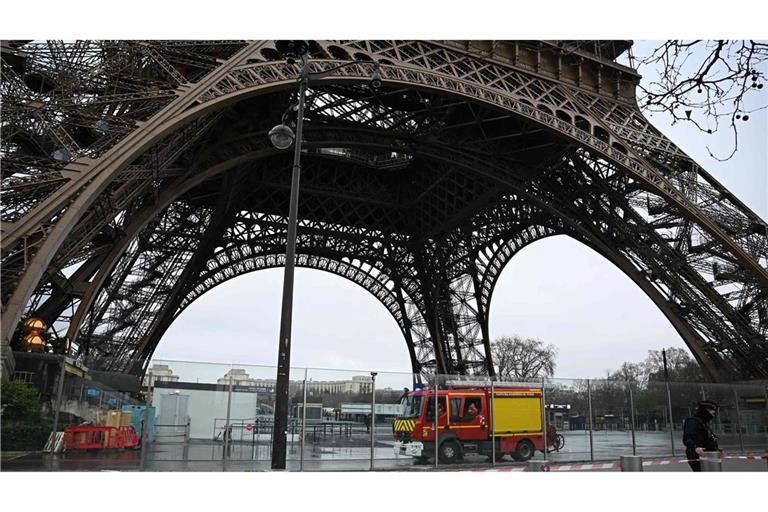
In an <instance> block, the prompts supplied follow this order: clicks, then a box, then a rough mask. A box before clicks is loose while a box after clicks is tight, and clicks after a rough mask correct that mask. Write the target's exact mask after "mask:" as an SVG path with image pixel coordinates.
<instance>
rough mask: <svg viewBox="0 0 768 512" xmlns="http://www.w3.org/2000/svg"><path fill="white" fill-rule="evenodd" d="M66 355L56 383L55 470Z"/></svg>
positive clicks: (53, 452) (53, 443) (54, 412)
mask: <svg viewBox="0 0 768 512" xmlns="http://www.w3.org/2000/svg"><path fill="white" fill-rule="evenodd" d="M66 359H67V358H66V356H64V355H62V356H61V368H60V369H59V382H58V383H57V384H56V402H55V404H56V405H54V408H55V409H56V410H55V411H53V433H52V436H53V437H52V438H51V440H52V443H51V471H53V457H54V454H55V453H56V437H57V436H58V433H59V409H61V402H62V398H63V394H64V374H65V373H66V371H65V370H64V365H65V364H67V361H66Z"/></svg>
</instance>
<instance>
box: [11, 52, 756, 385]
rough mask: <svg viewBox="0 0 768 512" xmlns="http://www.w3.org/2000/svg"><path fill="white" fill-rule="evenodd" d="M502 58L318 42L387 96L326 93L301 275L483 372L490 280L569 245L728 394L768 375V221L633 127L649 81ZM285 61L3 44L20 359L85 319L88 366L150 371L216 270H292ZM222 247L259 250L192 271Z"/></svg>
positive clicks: (333, 88)
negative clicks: (601, 264)
mask: <svg viewBox="0 0 768 512" xmlns="http://www.w3.org/2000/svg"><path fill="white" fill-rule="evenodd" d="M497 43H498V44H493V45H490V46H488V45H486V44H485V43H484V42H466V41H465V42H450V41H313V42H311V47H312V58H311V59H310V62H311V66H312V68H313V70H314V71H322V70H326V69H329V68H330V67H332V66H334V65H336V64H339V63H342V62H346V61H348V60H350V59H358V60H360V59H362V60H373V61H377V62H378V64H379V67H380V70H381V74H382V77H383V79H384V82H385V87H384V88H383V89H381V90H380V91H378V92H375V93H374V92H372V91H370V90H368V89H366V88H365V87H364V86H363V84H365V83H366V81H367V80H368V77H369V74H370V71H371V69H372V64H367V63H359V64H354V65H349V66H347V67H345V68H344V69H343V70H340V72H339V73H338V74H337V75H336V76H334V77H329V78H324V79H322V80H318V81H316V82H313V83H312V84H311V91H310V94H309V100H308V105H309V106H310V107H309V114H308V123H307V130H306V141H305V145H304V147H305V151H306V153H307V154H306V157H305V159H306V161H307V167H308V169H307V172H306V174H305V178H303V180H302V194H304V198H303V199H302V204H301V205H300V212H302V213H301V215H302V217H303V220H301V223H300V227H299V243H300V244H301V245H302V247H303V256H302V257H303V258H307V259H306V263H307V265H308V266H312V265H315V267H313V268H321V267H327V268H330V267H331V266H335V267H334V268H337V269H338V268H344V265H347V266H349V268H351V269H356V270H354V271H353V277H349V276H347V277H348V278H351V279H353V280H354V281H355V282H358V284H360V285H361V286H363V287H364V288H366V289H368V290H369V291H370V292H371V293H373V294H374V296H377V298H379V300H381V301H382V303H384V304H385V306H386V307H387V308H388V310H390V312H391V313H392V314H393V316H394V317H395V319H396V321H398V324H399V325H400V327H401V330H402V331H403V334H404V337H405V339H406V342H407V344H408V348H409V353H410V354H411V360H412V366H413V368H414V371H419V372H429V371H435V370H439V371H448V372H459V373H464V372H469V373H483V372H485V373H488V372H492V371H493V366H492V361H491V358H490V354H489V341H490V340H489V339H488V336H489V335H488V329H487V315H488V307H489V304H490V299H491V296H492V291H493V287H494V285H495V282H496V279H497V278H498V274H499V272H500V271H501V269H502V268H503V265H504V264H505V263H506V262H507V261H508V260H509V258H511V257H512V256H513V255H514V253H515V252H516V251H517V250H519V248H520V247H522V245H524V244H526V243H530V242H531V241H534V240H536V239H539V238H541V237H544V236H549V235H551V234H555V233H561V234H567V235H569V236H572V237H574V238H576V239H577V240H580V241H582V242H584V243H585V244H587V245H588V246H590V247H592V248H593V249H595V250H596V251H598V252H600V253H601V254H603V255H604V256H605V257H606V258H608V259H609V260H610V261H612V262H613V263H614V264H616V265H617V266H618V267H619V268H621V269H622V270H623V271H624V272H625V273H626V274H627V275H629V276H630V277H631V278H632V279H633V280H634V281H635V282H636V283H637V284H638V286H640V287H641V288H642V289H643V290H644V291H645V292H646V293H647V294H648V295H649V297H651V298H652V300H654V302H655V303H656V304H657V306H658V307H659V308H660V309H661V310H662V311H663V312H664V314H665V315H666V316H667V317H668V318H669V319H670V321H671V322H672V323H673V325H674V326H675V328H676V329H677V330H678V332H679V333H680V334H681V336H682V337H683V339H684V340H685V341H686V343H688V345H689V347H691V349H692V351H693V352H694V355H695V356H696V358H697V360H699V362H700V363H701V364H702V365H703V366H704V367H705V370H706V371H707V372H708V373H709V374H710V376H711V377H712V378H714V379H717V380H727V379H734V378H741V379H744V378H758V377H763V378H764V377H765V375H766V373H768V368H765V367H764V366H761V363H760V360H761V359H760V358H762V360H763V361H764V360H765V359H766V357H765V353H764V350H765V347H764V342H765V338H766V336H767V335H768V271H767V270H766V268H767V267H768V231H767V228H766V224H765V222H764V221H762V220H761V219H760V218H759V217H758V216H756V215H755V214H754V213H753V212H751V211H749V209H748V208H746V207H745V206H744V205H743V204H742V203H741V202H740V201H739V200H738V199H737V198H735V197H734V196H733V195H732V194H730V193H729V192H728V191H727V190H726V189H725V188H724V187H722V185H720V184H719V183H717V182H716V181H715V180H714V179H713V178H712V177H711V176H709V175H708V174H707V173H706V172H705V171H703V170H702V169H701V168H699V167H698V166H697V165H696V164H695V163H694V162H693V161H692V160H691V159H690V158H689V157H688V156H687V155H685V154H684V153H683V152H682V151H680V150H679V149H678V148H677V147H676V146H674V144H672V143H671V142H670V141H669V140H667V139H666V138H665V137H664V136H663V134H661V133H659V132H658V131H657V130H655V129H654V128H653V127H652V126H651V125H650V124H649V123H648V122H647V121H646V120H645V119H644V118H643V116H642V115H641V114H640V112H639V110H638V109H637V106H636V105H635V104H634V86H635V85H636V83H637V80H638V77H637V75H636V73H634V71H633V70H631V69H629V68H625V67H623V66H620V65H618V64H615V63H612V62H611V61H607V60H606V58H605V55H602V56H594V55H593V56H592V57H589V55H588V54H586V55H587V58H585V53H584V52H585V48H586V47H583V45H581V46H578V48H577V47H576V46H574V45H573V44H572V43H573V42H563V44H562V45H561V44H559V43H558V42H544V43H541V42H516V41H503V42H497ZM278 46H279V45H277V44H276V42H274V41H259V42H213V41H211V42H184V43H178V42H170V41H163V42H153V41H147V42H127V43H123V42H119V41H118V42H75V43H50V44H31V43H30V44H28V46H27V47H26V50H28V51H27V56H26V57H25V59H26V60H24V59H21V60H19V59H18V58H17V56H16V54H14V57H13V58H11V57H8V58H7V59H6V52H5V50H4V52H3V55H4V61H3V66H4V72H5V70H6V68H7V69H8V74H6V75H5V76H8V77H10V79H9V80H5V81H4V82H3V85H2V94H3V104H4V110H3V114H2V126H3V141H2V143H3V152H2V156H3V164H4V165H3V182H2V184H3V200H4V210H3V219H2V220H3V225H2V230H3V247H2V254H3V341H4V342H8V341H9V340H10V335H11V333H12V332H13V329H14V327H15V325H16V324H17V321H18V319H19V317H20V316H21V314H22V311H23V312H24V313H25V314H32V313H34V312H35V311H36V310H38V309H39V308H40V306H41V305H42V304H43V303H45V304H47V306H46V307H45V310H46V311H47V313H46V314H47V315H49V316H50V315H54V314H55V312H54V310H56V309H61V308H62V307H64V306H63V305H64V304H67V306H66V307H72V305H73V304H77V311H76V313H75V314H74V315H72V317H71V319H70V320H69V321H70V322H71V324H70V325H69V332H70V333H74V334H75V335H76V334H77V333H78V332H80V331H82V332H83V333H85V335H86V337H85V338H83V340H82V341H83V343H82V350H81V348H80V347H81V344H79V343H75V345H74V349H75V350H79V351H80V352H81V353H83V354H84V353H87V352H88V351H89V350H91V351H93V350H96V351H97V352H98V357H97V358H96V359H95V360H98V364H100V365H103V366H105V367H113V368H120V369H121V370H122V371H141V368H143V364H144V363H145V362H146V360H147V358H148V357H150V356H151V353H152V351H153V350H154V346H155V345H156V343H157V341H159V336H161V334H162V332H163V331H164V329H165V328H166V327H167V325H169V323H170V321H172V318H175V315H177V314H178V312H179V311H180V308H181V309H183V308H184V307H187V305H188V304H189V303H191V301H192V300H194V298H196V297H198V296H199V294H200V293H204V291H205V290H207V289H210V287H211V286H215V285H216V284H218V283H219V282H221V279H222V277H221V276H229V277H227V278H231V277H234V276H236V275H238V273H241V272H243V271H249V270H248V269H250V270H254V269H256V268H257V267H258V268H263V267H264V265H268V263H265V262H266V261H267V260H269V261H270V262H272V263H269V265H272V264H279V263H276V262H279V261H280V260H279V254H280V252H281V250H282V249H281V247H282V246H284V243H285V240H284V233H283V224H284V218H283V216H284V214H285V212H284V211H283V209H284V207H285V205H286V204H287V191H288V186H289V183H288V181H287V178H286V175H285V173H281V172H278V170H279V169H281V168H284V167H285V165H287V163H286V161H285V159H284V157H281V156H278V155H276V154H275V152H274V151H273V150H271V149H269V148H266V147H265V140H266V139H265V137H264V134H265V132H266V131H267V130H268V129H269V128H270V127H271V124H274V122H275V120H276V119H278V118H279V115H280V113H281V110H282V108H283V107H284V105H285V104H287V101H288V99H287V97H286V94H285V92H284V91H285V90H286V89H290V88H292V87H293V86H294V83H295V82H294V81H295V78H296V73H297V70H298V68H297V67H296V66H295V65H290V64H286V63H285V62H284V61H282V60H281V58H280V56H279V52H278V51H277V47H278ZM598 46H599V45H598ZM598 46H594V48H598ZM599 47H600V48H601V50H600V51H601V52H602V51H603V50H602V48H603V47H602V46H599ZM590 48H592V47H590ZM23 50H25V46H24V45H22V46H21V47H20V48H19V49H18V51H23ZM14 51H16V50H14ZM595 51H597V50H595ZM606 51H607V50H606ZM609 54H610V52H609ZM9 55H10V54H9ZM73 77H76V79H73ZM270 98H272V100H271V101H270ZM6 105H9V108H5V106H6ZM53 120H57V122H54V121H53ZM102 121H103V122H104V123H106V125H105V124H102ZM94 126H95V128H94ZM84 127H88V128H87V130H86V131H83V129H82V128H84ZM105 128H106V129H105ZM88 130H90V131H88ZM102 132H104V133H102ZM60 150H61V151H60ZM57 151H58V152H57ZM64 157H66V158H64ZM224 172H226V173H239V174H238V175H241V176H246V177H247V182H248V183H249V185H248V186H247V187H243V191H242V192H240V193H239V194H238V197H236V198H235V203H238V204H242V205H243V206H242V207H241V208H240V209H239V210H236V211H234V210H233V211H232V213H231V214H230V215H228V216H223V217H218V219H219V220H217V221H212V220H211V219H212V218H217V217H216V215H215V212H217V211H218V209H217V207H216V204H215V198H216V197H217V194H220V193H221V191H220V190H219V188H218V183H220V180H219V178H218V176H219V175H221V174H222V173H224ZM241 196H242V197H241ZM246 198H248V199H247V200H246ZM153 218H155V219H156V220H155V221H152V219H153ZM208 223H213V224H215V225H221V226H224V227H223V228H222V230H221V231H220V232H219V231H218V230H216V229H213V230H211V228H210V226H209V224H208ZM244 233H250V234H251V235H252V238H250V239H249V240H248V242H247V243H246V244H245V245H244V246H243V245H240V246H238V245H237V244H239V243H240V244H242V243H243V242H242V240H241V237H242V236H243V234H244ZM110 244H112V245H111V247H112V248H111V250H109V247H110ZM211 247H222V248H227V250H229V248H231V247H241V249H239V250H240V251H244V249H242V247H248V248H250V252H248V253H245V252H237V253H232V254H231V255H229V256H228V257H227V258H226V259H225V260H226V261H222V262H219V261H218V259H211V258H209V259H208V260H206V261H207V262H208V263H206V265H207V264H210V265H212V267H211V268H212V269H213V268H216V269H218V270H217V272H220V274H215V275H217V276H219V277H216V278H213V277H211V276H210V275H208V274H205V270H204V268H205V265H203V267H200V265H201V264H202V263H201V262H202V260H203V259H205V258H204V257H203V254H205V253H206V252H207V251H209V250H210V248H211ZM205 248H208V249H205ZM197 251H199V253H198V252H197ZM385 251H386V254H385ZM225 252H226V251H225ZM105 253H108V255H107V256H106V257H105V259H104V267H103V269H102V271H101V272H99V273H98V274H97V275H96V276H95V278H94V279H93V280H92V281H91V285H90V286H89V287H88V290H87V291H86V292H85V293H84V294H83V292H82V290H79V291H78V292H77V293H78V294H79V295H78V296H75V294H73V293H71V292H66V291H63V292H62V290H66V288H67V286H62V285H61V280H60V279H59V278H57V277H56V276H57V275H58V273H59V271H60V270H61V269H62V268H64V267H66V266H68V265H73V264H75V263H79V262H83V261H86V260H87V259H88V258H91V261H95V260H93V258H95V257H96V255H103V254H105ZM213 253H214V254H215V255H216V256H217V257H220V256H221V255H222V254H224V252H222V251H221V250H214V251H213ZM355 261H357V262H359V265H362V266H356V264H354V263H353V262H355ZM248 262H250V263H248ZM256 262H260V263H256ZM310 262H311V263H310ZM436 262H439V265H436ZM137 265H138V266H141V269H139V268H137ZM363 266H364V267H365V268H364V269H363ZM198 267H199V268H200V271H199V272H198V271H196V270H195V269H197V268H198ZM340 272H342V271H340ZM347 272H351V270H349V271H348V270H344V271H343V272H342V273H347ZM371 272H374V273H375V275H373V274H371ZM204 275H206V276H208V277H203V276H204ZM181 276H184V277H183V278H181ZM377 276H387V277H386V279H387V283H388V284H387V285H386V287H385V288H382V286H383V285H382V284H381V282H380V281H379V277H377ZM382 278H383V277H382ZM204 283H207V284H204ZM377 283H378V284H377ZM81 288H82V286H81ZM195 289H197V290H199V291H198V294H197V295H195V294H194V293H193V291H189V290H195ZM384 289H386V290H387V292H386V293H384V292H383V290H384ZM56 290H58V291H56ZM185 290H187V291H185ZM51 293H54V294H56V298H55V299H54V298H53V297H50V294H51ZM62 293H63V295H62ZM67 293H70V295H69V296H68V295H67ZM188 293H192V295H187V294H188ZM182 296H184V298H183V299H181V298H180V297H182ZM49 297H50V298H49ZM46 299H47V300H48V302H46ZM435 299H437V300H435ZM177 303H178V304H179V306H178V307H177V306H174V304H177ZM54 305H56V306H55V307H54ZM49 310H50V311H49ZM62 317H63V314H62ZM62 321H63V320H62ZM60 323H61V322H60ZM150 333H152V334H150ZM146 336H148V337H147V338H143V337H146ZM97 346H98V347H99V348H98V349H97V348H95V347H97ZM137 368H138V370H137Z"/></svg>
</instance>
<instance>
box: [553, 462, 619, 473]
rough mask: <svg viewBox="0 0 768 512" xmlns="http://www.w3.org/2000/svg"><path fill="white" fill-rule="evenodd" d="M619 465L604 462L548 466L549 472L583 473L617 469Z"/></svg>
mask: <svg viewBox="0 0 768 512" xmlns="http://www.w3.org/2000/svg"><path fill="white" fill-rule="evenodd" d="M620 467H621V464H619V463H618V462H605V463H593V464H565V465H560V466H549V471H585V470H590V469H617V468H620Z"/></svg>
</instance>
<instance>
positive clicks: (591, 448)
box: [587, 379, 595, 461]
mask: <svg viewBox="0 0 768 512" xmlns="http://www.w3.org/2000/svg"><path fill="white" fill-rule="evenodd" d="M587 408H588V410H589V460H590V461H594V460H595V450H594V445H593V444H592V386H591V384H590V381H589V379H587Z"/></svg>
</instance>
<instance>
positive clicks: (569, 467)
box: [471, 454, 768, 473]
mask: <svg viewBox="0 0 768 512" xmlns="http://www.w3.org/2000/svg"><path fill="white" fill-rule="evenodd" d="M722 458H723V459H741V460H768V454H764V455H724V456H723V457H722ZM696 460H701V459H691V460H689V459H680V458H676V457H673V458H671V459H653V460H644V461H643V466H666V465H669V464H684V463H687V462H693V461H696ZM595 469H621V463H619V462H604V463H588V464H560V465H557V466H546V469H545V471H588V470H595ZM471 471H474V472H478V471H491V472H496V473H509V472H512V471H528V468H527V467H520V466H516V467H504V468H488V469H479V468H478V469H472V470H471Z"/></svg>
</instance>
